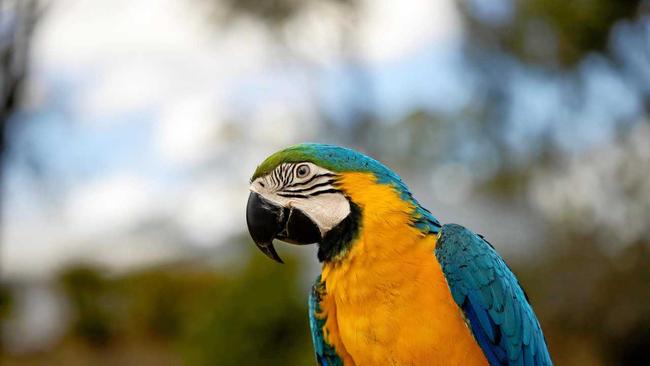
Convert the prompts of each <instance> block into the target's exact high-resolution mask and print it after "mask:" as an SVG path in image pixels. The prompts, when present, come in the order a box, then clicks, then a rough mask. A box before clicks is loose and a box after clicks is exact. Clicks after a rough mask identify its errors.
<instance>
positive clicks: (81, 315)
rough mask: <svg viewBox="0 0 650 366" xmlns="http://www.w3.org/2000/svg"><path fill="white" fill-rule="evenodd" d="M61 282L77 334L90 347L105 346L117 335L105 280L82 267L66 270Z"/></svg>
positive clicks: (91, 269)
mask: <svg viewBox="0 0 650 366" xmlns="http://www.w3.org/2000/svg"><path fill="white" fill-rule="evenodd" d="M60 281H61V285H62V287H63V290H64V292H65V294H66V297H67V298H68V301H69V302H70V305H71V307H72V310H73V313H74V321H73V331H74V333H75V334H76V335H77V336H78V337H79V338H81V339H82V340H84V341H86V342H88V343H89V344H92V345H95V346H102V345H104V344H106V343H107V342H108V341H109V340H110V338H111V337H112V336H113V332H114V329H113V327H112V326H113V324H114V321H113V319H112V317H111V315H112V314H111V312H110V310H111V309H110V293H108V292H107V290H108V286H107V285H108V284H107V281H106V279H105V278H103V277H102V275H101V274H100V273H99V272H98V271H97V270H95V269H93V268H91V267H85V266H79V267H73V268H70V269H68V270H67V271H65V272H64V273H63V274H62V275H61V279H60Z"/></svg>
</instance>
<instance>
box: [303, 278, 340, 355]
mask: <svg viewBox="0 0 650 366" xmlns="http://www.w3.org/2000/svg"><path fill="white" fill-rule="evenodd" d="M324 291H325V284H324V283H323V282H321V278H320V276H318V278H317V279H316V282H315V283H314V286H313V287H312V290H311V293H310V294H309V327H310V328H311V339H312V342H313V344H314V351H315V352H316V361H317V362H318V364H319V365H320V366H343V361H342V360H341V358H340V357H339V356H338V355H337V354H336V350H335V349H334V347H332V346H331V345H330V344H328V343H327V342H326V341H325V338H324V336H323V326H324V325H325V319H322V318H320V317H318V316H317V314H319V313H320V312H321V308H320V301H321V298H322V296H323V292H324Z"/></svg>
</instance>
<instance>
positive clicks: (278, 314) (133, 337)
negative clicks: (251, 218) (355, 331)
mask: <svg viewBox="0 0 650 366" xmlns="http://www.w3.org/2000/svg"><path fill="white" fill-rule="evenodd" d="M239 245H242V246H243V245H245V246H250V248H251V249H253V248H254V246H253V244H252V243H249V242H248V241H245V242H244V243H239ZM248 254H249V255H248V256H247V257H246V263H244V266H243V268H242V269H239V270H232V271H231V270H226V269H222V270H215V269H214V268H210V267H208V266H206V265H196V264H195V263H179V264H177V265H173V266H169V267H164V268H155V269H150V270H147V271H143V272H139V273H133V274H129V275H126V276H121V277H115V278H111V277H108V276H105V275H103V274H102V273H101V271H99V270H97V269H93V268H91V267H87V266H75V267H72V268H69V269H68V270H66V271H65V272H63V273H62V274H61V276H60V283H61V287H62V288H63V290H64V294H65V296H66V298H67V301H68V303H69V304H70V310H71V313H72V315H73V321H72V325H71V332H70V334H69V340H72V341H74V340H81V341H82V342H83V343H84V344H87V345H91V346H92V347H91V350H92V349H94V350H96V352H97V353H96V354H95V355H96V356H95V357H98V358H101V357H102V351H101V350H102V349H107V348H110V349H112V350H113V352H115V349H123V348H121V347H125V345H127V344H131V345H135V347H136V348H135V349H146V348H147V347H151V346H150V345H151V344H154V345H158V346H157V347H162V349H163V350H166V351H168V352H171V353H172V354H176V355H180V356H181V357H180V359H181V360H183V364H187V365H287V364H289V365H310V364H312V363H313V354H312V347H311V340H310V338H309V337H310V335H309V334H310V333H309V323H308V315H307V296H308V294H307V293H306V292H305V293H303V292H304V291H303V290H301V289H299V286H298V280H299V275H300V271H299V265H298V263H297V262H296V260H291V258H290V257H289V260H287V263H286V264H285V265H277V264H275V263H273V262H271V261H269V260H267V258H265V257H264V256H263V255H261V254H259V253H257V252H253V251H251V252H250V253H248ZM126 349H128V347H126ZM128 357H135V356H133V355H132V356H128Z"/></svg>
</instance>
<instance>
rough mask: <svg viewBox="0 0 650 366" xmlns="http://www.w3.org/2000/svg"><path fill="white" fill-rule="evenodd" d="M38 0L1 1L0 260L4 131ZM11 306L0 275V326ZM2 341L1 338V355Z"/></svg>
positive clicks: (15, 104)
mask: <svg viewBox="0 0 650 366" xmlns="http://www.w3.org/2000/svg"><path fill="white" fill-rule="evenodd" d="M36 2H37V0H0V263H1V262H2V253H1V252H2V247H1V244H2V236H3V234H4V233H3V227H2V223H3V218H4V217H3V216H4V205H3V203H4V195H5V194H6V192H7V190H6V185H5V176H4V174H5V169H6V160H7V150H8V145H9V141H8V140H7V131H8V130H9V124H10V123H11V121H12V119H11V117H12V115H13V114H14V112H15V111H16V110H17V108H18V107H19V104H20V103H19V102H20V96H21V91H22V86H23V84H24V80H25V76H26V74H27V70H28V67H29V66H28V56H29V45H30V39H31V35H32V32H33V30H34V25H35V23H36V5H37V3H36ZM10 307H11V299H10V293H9V289H8V288H7V287H6V286H5V284H4V283H3V282H2V279H1V278H0V325H1V324H2V321H3V320H4V318H5V317H6V316H7V315H8V313H9V310H10ZM3 353H4V344H3V342H2V340H1V339H0V357H1V356H2V354H3Z"/></svg>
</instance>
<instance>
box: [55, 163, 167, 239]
mask: <svg viewBox="0 0 650 366" xmlns="http://www.w3.org/2000/svg"><path fill="white" fill-rule="evenodd" d="M155 190H156V188H155V187H154V185H153V183H152V181H151V180H150V179H147V178H144V177H141V176H138V175H135V174H130V173H119V174H116V175H114V176H110V177H103V178H102V179H100V180H96V181H93V182H90V183H87V184H84V185H81V186H79V187H77V188H76V189H75V190H73V191H72V192H71V193H70V196H69V198H68V200H67V203H66V205H65V206H66V208H65V218H66V221H67V222H68V225H69V226H70V227H73V228H75V231H77V232H78V233H80V234H94V235H101V233H102V232H106V231H109V230H110V231H120V230H125V229H130V228H132V227H134V226H136V225H137V224H138V223H140V222H141V221H142V220H144V219H146V218H148V217H151V216H152V214H153V213H156V212H159V211H160V209H162V204H163V202H161V201H160V200H158V198H159V197H157V195H156V192H155Z"/></svg>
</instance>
